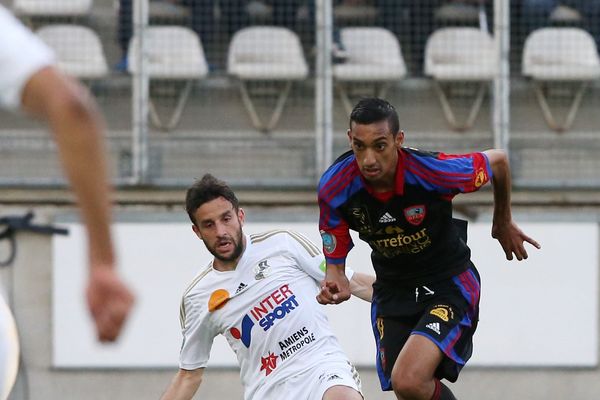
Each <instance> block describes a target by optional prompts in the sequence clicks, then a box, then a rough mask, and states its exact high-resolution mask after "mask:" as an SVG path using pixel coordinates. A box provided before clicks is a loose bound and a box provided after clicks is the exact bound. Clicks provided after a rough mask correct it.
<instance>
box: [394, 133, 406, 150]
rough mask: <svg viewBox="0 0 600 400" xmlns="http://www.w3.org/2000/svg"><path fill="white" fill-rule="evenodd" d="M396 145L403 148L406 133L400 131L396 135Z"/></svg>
mask: <svg viewBox="0 0 600 400" xmlns="http://www.w3.org/2000/svg"><path fill="white" fill-rule="evenodd" d="M395 143H396V146H397V147H402V144H403V143H404V131H399V132H398V133H397V134H396V139H395Z"/></svg>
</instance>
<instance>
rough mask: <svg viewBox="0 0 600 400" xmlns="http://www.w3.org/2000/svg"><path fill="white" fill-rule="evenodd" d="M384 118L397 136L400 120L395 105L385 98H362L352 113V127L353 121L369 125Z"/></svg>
mask: <svg viewBox="0 0 600 400" xmlns="http://www.w3.org/2000/svg"><path fill="white" fill-rule="evenodd" d="M383 120H387V122H388V126H389V127H390V131H391V132H392V135H394V136H396V134H397V133H398V132H399V131H400V121H399V119H398V113H397V112H396V109H395V108H394V106H393V105H391V104H390V103H388V102H387V101H385V100H383V99H379V98H377V97H367V98H364V99H361V100H360V101H359V102H358V103H357V104H356V105H355V106H354V109H353V110H352V113H350V129H352V123H353V122H354V123H356V124H361V125H368V124H372V123H375V122H380V121H383Z"/></svg>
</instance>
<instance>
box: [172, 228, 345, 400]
mask: <svg viewBox="0 0 600 400" xmlns="http://www.w3.org/2000/svg"><path fill="white" fill-rule="evenodd" d="M324 270H325V261H324V257H323V255H322V253H321V251H320V249H319V248H318V247H317V246H315V245H314V244H313V243H312V242H310V241H309V240H308V239H307V238H305V237H304V236H302V235H300V234H298V233H296V232H292V231H287V230H274V231H269V232H265V233H262V234H256V235H249V236H246V249H245V251H244V253H243V254H242V256H241V258H240V261H239V262H238V265H237V267H236V269H235V270H234V271H227V272H222V271H217V270H215V269H214V268H213V267H212V265H210V266H209V267H208V268H207V269H206V270H205V271H203V272H202V273H201V274H200V275H198V276H197V277H196V279H194V281H193V282H192V284H191V285H190V286H189V288H188V289H187V290H186V292H185V294H184V296H183V300H182V304H181V324H182V332H183V345H182V348H181V354H180V367H181V368H182V369H186V370H193V369H197V368H202V367H205V366H206V364H207V362H208V358H209V354H210V349H211V346H212V343H213V339H214V338H215V336H217V335H219V334H221V335H224V336H225V338H226V339H227V341H228V343H229V345H230V346H231V348H232V349H233V351H234V352H235V354H236V356H237V359H238V363H239V365H240V368H241V373H240V375H241V379H242V384H243V386H244V390H245V395H244V397H245V399H261V400H271V399H270V397H268V395H267V394H266V393H268V392H269V390H270V389H272V388H273V387H274V386H277V385H281V383H282V382H284V381H285V380H286V379H289V378H291V377H293V376H296V375H298V374H301V373H303V372H306V371H308V370H310V369H313V368H315V367H316V366H317V365H319V364H320V363H323V362H325V361H333V362H335V361H340V362H343V363H344V362H347V357H346V356H345V354H344V353H343V351H342V349H341V347H340V345H339V343H338V341H337V339H336V337H335V336H334V334H333V332H332V331H331V328H330V325H329V321H328V320H327V316H326V315H325V312H324V310H323V307H324V306H322V305H320V304H319V303H318V302H317V300H316V298H315V297H316V295H317V293H318V291H319V282H320V281H322V280H323V279H324V277H325V273H324ZM347 271H348V272H347V275H348V278H349V279H350V278H351V277H352V271H351V270H349V269H347ZM271 392H273V391H271ZM276 398H277V397H276Z"/></svg>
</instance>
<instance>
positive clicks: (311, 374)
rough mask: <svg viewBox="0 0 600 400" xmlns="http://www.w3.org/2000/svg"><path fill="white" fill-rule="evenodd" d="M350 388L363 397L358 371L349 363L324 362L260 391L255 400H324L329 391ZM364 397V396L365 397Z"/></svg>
mask: <svg viewBox="0 0 600 400" xmlns="http://www.w3.org/2000/svg"><path fill="white" fill-rule="evenodd" d="M338 385H339V386H348V387H350V388H352V389H354V390H356V391H357V392H359V393H360V394H361V396H362V389H361V384H360V377H359V376H358V371H356V368H354V365H352V364H351V363H350V362H348V361H332V362H323V363H320V364H319V365H317V366H316V367H315V368H311V369H309V370H307V371H306V372H304V373H302V374H299V375H296V376H292V377H290V378H288V379H286V380H285V381H284V382H282V383H280V384H279V385H274V386H272V387H270V388H268V389H267V390H265V391H261V390H259V391H258V392H259V393H260V394H258V393H257V395H256V396H254V398H255V399H257V400H258V399H260V400H282V399H289V400H292V399H293V400H322V399H323V395H324V394H325V392H326V391H327V389H329V388H331V387H333V386H338ZM363 397H364V396H363Z"/></svg>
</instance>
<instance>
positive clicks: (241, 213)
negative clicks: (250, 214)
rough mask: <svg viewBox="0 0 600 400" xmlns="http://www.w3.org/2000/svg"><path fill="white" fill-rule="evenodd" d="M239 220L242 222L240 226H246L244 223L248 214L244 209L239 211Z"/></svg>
mask: <svg viewBox="0 0 600 400" xmlns="http://www.w3.org/2000/svg"><path fill="white" fill-rule="evenodd" d="M238 219H239V220H240V225H244V221H245V220H246V213H245V212H244V209H243V208H242V207H240V209H239V210H238Z"/></svg>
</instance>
